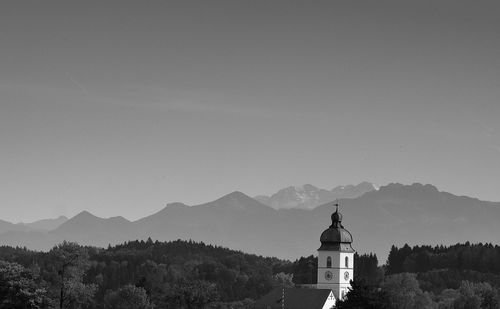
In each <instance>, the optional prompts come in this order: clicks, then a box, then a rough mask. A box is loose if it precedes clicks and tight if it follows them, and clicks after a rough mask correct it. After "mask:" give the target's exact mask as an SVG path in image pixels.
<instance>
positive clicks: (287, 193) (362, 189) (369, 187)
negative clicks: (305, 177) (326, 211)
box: [254, 181, 378, 209]
mask: <svg viewBox="0 0 500 309" xmlns="http://www.w3.org/2000/svg"><path fill="white" fill-rule="evenodd" d="M374 190H375V191H376V190H378V186H376V185H374V184H373V183H370V182H366V181H363V182H361V183H359V184H357V185H346V186H337V187H335V188H333V189H331V190H326V189H321V188H318V187H316V186H313V185H311V184H304V185H302V186H289V187H286V188H283V189H280V190H278V191H277V192H276V193H273V194H271V195H270V196H267V195H258V196H255V197H254V198H255V199H256V200H258V201H259V202H261V203H263V204H265V205H267V206H270V207H272V208H274V209H283V208H285V209H291V208H301V209H313V208H315V207H317V206H319V205H322V204H325V203H328V202H333V201H335V200H337V199H342V198H356V197H359V196H361V195H363V194H365V193H367V192H370V191H374Z"/></svg>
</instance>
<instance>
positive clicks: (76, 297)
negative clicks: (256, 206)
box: [0, 239, 500, 309]
mask: <svg viewBox="0 0 500 309" xmlns="http://www.w3.org/2000/svg"><path fill="white" fill-rule="evenodd" d="M499 253H500V249H499V247H498V246H492V245H490V244H475V245H471V244H469V243H465V244H458V245H454V246H450V247H442V246H438V247H430V246H415V247H410V246H408V245H405V246H403V247H402V248H398V247H395V246H394V247H392V249H391V251H390V254H389V258H388V261H387V264H386V265H382V266H379V265H378V260H377V257H376V256H375V255H373V254H368V255H358V254H356V255H355V261H354V263H355V264H354V265H355V270H354V271H355V278H354V279H355V280H354V282H353V289H352V291H351V292H350V293H348V297H347V299H346V300H345V301H343V302H339V304H338V307H339V308H499V296H498V295H499V288H500V270H499V263H500V259H499V258H498V257H499ZM316 276H317V258H316V257H315V256H312V255H311V256H308V257H301V258H299V259H297V260H296V261H294V262H291V261H286V260H280V259H277V258H271V257H262V256H257V255H252V254H246V253H243V252H240V251H235V250H230V249H227V248H223V247H217V246H212V245H206V244H204V243H198V242H193V241H181V240H178V241H173V242H158V241H155V242H153V241H152V240H151V239H148V240H147V241H130V242H127V243H124V244H121V245H117V246H113V247H111V246H110V247H108V248H106V249H103V248H95V247H84V246H80V245H78V244H76V243H70V242H64V243H62V244H59V245H57V246H55V247H54V248H53V249H52V250H50V251H49V252H37V251H31V250H27V249H26V248H12V247H7V246H3V247H0V309H3V308H23V309H28V308H30V309H32V308H68V309H69V308H79V309H101V308H103V309H104V308H111V309H113V308H121V309H126V308H137V309H152V308H221V309H222V308H250V307H251V304H252V303H253V302H254V300H256V299H258V298H260V297H261V296H263V295H265V294H267V293H268V292H269V291H270V290H271V289H273V288H274V287H276V286H282V285H285V286H287V287H289V286H294V285H300V284H315V283H316V281H317V277H316Z"/></svg>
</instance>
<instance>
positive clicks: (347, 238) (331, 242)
mask: <svg viewBox="0 0 500 309" xmlns="http://www.w3.org/2000/svg"><path fill="white" fill-rule="evenodd" d="M336 206H337V209H336V211H335V212H334V213H333V214H332V225H330V227H329V228H328V229H326V230H325V231H323V233H321V237H320V241H321V247H320V248H319V249H318V250H320V251H321V250H341V251H349V252H351V251H354V250H353V249H352V247H351V243H352V235H351V233H350V232H349V231H348V230H346V229H345V228H344V226H343V225H342V214H341V213H340V212H339V208H338V204H336Z"/></svg>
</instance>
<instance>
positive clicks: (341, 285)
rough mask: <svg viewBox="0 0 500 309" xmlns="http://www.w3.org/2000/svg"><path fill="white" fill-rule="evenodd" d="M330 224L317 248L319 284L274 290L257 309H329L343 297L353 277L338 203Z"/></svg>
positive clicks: (349, 241)
mask: <svg viewBox="0 0 500 309" xmlns="http://www.w3.org/2000/svg"><path fill="white" fill-rule="evenodd" d="M335 207H336V209H335V212H334V213H333V214H332V216H331V219H332V224H331V225H330V226H329V227H328V228H327V229H326V230H324V231H323V233H321V236H320V242H321V246H320V247H319V249H318V269H317V272H318V282H317V284H316V285H312V286H311V285H308V286H303V287H296V288H284V289H283V288H276V289H274V290H273V291H271V292H270V293H269V294H267V295H265V296H264V297H262V298H261V299H259V300H258V301H257V302H256V303H255V306H254V308H256V309H261V308H262V309H274V308H289V309H305V308H308V309H316V308H317V309H330V308H334V307H335V303H336V300H337V299H342V298H344V297H345V295H346V294H347V292H348V291H349V288H350V287H351V284H350V280H352V279H353V278H354V253H355V251H354V249H353V248H352V245H351V244H352V235H351V233H350V232H349V231H348V230H347V229H345V228H344V226H343V225H342V214H341V213H340V212H339V205H338V203H336V204H335Z"/></svg>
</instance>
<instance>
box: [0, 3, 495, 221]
mask: <svg viewBox="0 0 500 309" xmlns="http://www.w3.org/2000/svg"><path fill="white" fill-rule="evenodd" d="M499 16H500V2H498V1H491V2H483V1H467V2H465V1H456V0H453V1H421V0H418V1H411V2H410V1H400V0H398V1H391V2H387V1H363V2H361V1H318V2H312V1H300V2H294V1H282V2H280V1H235V0H230V1H225V2H220V1H184V0H183V1H133V2H128V1H122V0H120V1H115V2H112V1H87V0H86V1H78V2H77V1H60V2H55V1H29V2H28V1H18V0H16V1H2V3H1V4H0V146H1V148H0V149H1V152H0V153H1V157H0V158H1V160H0V188H1V189H0V207H1V210H2V214H1V215H0V219H4V220H9V221H15V222H17V221H20V220H22V221H31V220H35V219H39V218H44V217H53V216H57V215H60V214H65V215H68V216H72V215H75V214H76V213H78V212H80V211H81V210H84V209H86V210H89V211H90V212H92V213H94V214H96V215H99V216H103V217H108V216H114V215H123V216H125V217H126V218H128V219H136V218H139V217H142V216H145V215H149V214H151V213H153V212H155V211H157V210H159V209H161V208H163V207H164V206H165V204H166V203H169V202H174V201H182V202H185V203H188V204H196V203H201V202H207V201H210V200H213V199H216V198H218V197H220V196H222V195H224V194H226V193H229V192H231V191H234V190H240V191H243V192H245V193H247V194H249V195H257V194H269V193H272V192H274V191H276V190H278V189H280V188H282V187H285V186H289V185H300V184H304V183H312V184H314V185H316V186H319V187H324V188H332V187H334V186H337V185H341V184H355V183H358V182H361V181H364V180H367V181H371V182H374V183H377V184H379V185H384V184H387V183H389V182H401V183H413V182H422V183H432V184H434V185H436V186H437V187H438V188H439V189H440V190H444V191H449V192H451V193H454V194H458V195H469V196H472V197H478V198H480V199H484V200H492V201H500V190H499V188H500V120H499V118H500V18H499Z"/></svg>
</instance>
